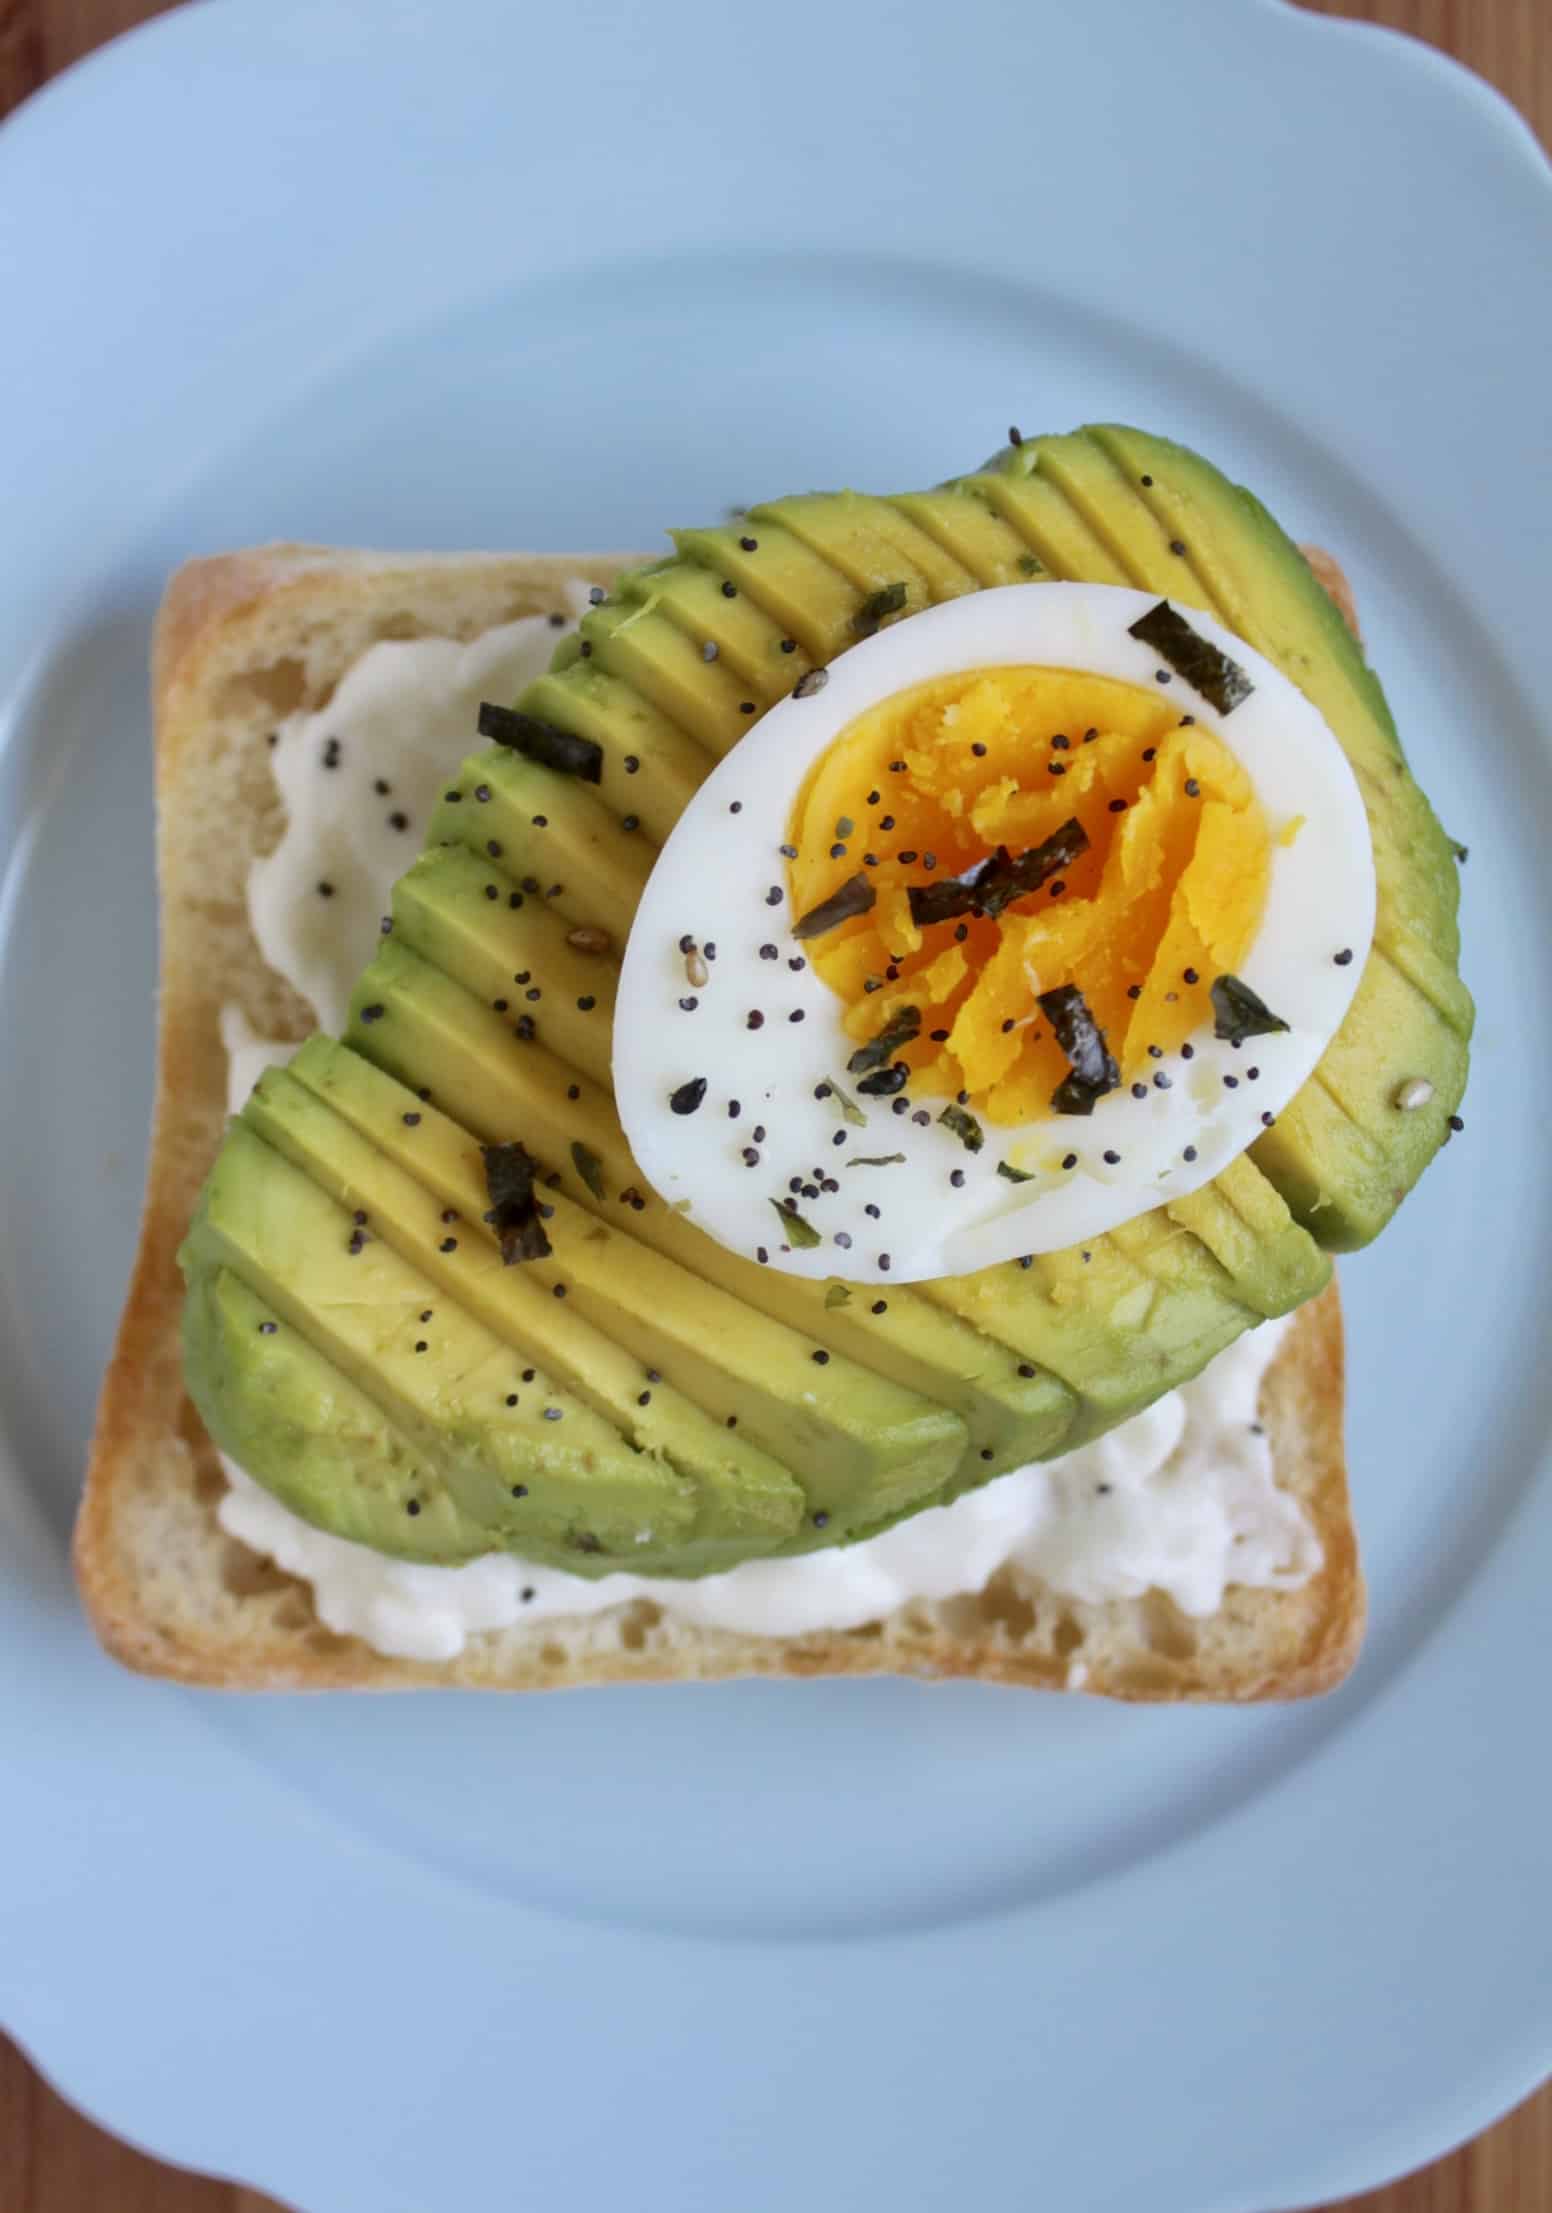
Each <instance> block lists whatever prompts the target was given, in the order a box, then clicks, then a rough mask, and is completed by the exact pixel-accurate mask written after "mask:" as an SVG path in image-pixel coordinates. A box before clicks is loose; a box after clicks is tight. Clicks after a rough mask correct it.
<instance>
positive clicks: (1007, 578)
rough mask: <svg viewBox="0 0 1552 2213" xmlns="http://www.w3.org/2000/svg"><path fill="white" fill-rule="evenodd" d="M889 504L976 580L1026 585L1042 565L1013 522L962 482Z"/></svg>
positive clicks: (904, 494) (903, 495)
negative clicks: (926, 534) (925, 533)
mask: <svg viewBox="0 0 1552 2213" xmlns="http://www.w3.org/2000/svg"><path fill="white" fill-rule="evenodd" d="M889 504H890V506H892V507H897V508H898V509H899V510H900V512H901V514H902V515H905V516H907V517H909V519H910V520H911V521H912V522H913V523H915V524H916V525H917V527H918V529H920V530H923V531H925V532H927V533H928V534H929V535H930V536H931V537H933V538H935V539H936V540H937V542H938V544H939V545H941V546H942V547H943V548H944V549H945V551H946V552H948V553H951V554H952V555H953V557H954V559H955V560H956V561H958V562H959V563H960V564H961V565H962V566H963V567H964V568H966V569H968V570H969V571H970V573H971V575H973V576H974V578H975V580H976V582H977V583H978V584H982V585H998V584H1028V583H1031V582H1032V581H1033V580H1034V579H1035V578H1036V577H1038V576H1039V575H1040V574H1041V573H1042V571H1043V569H1044V566H1045V564H1044V563H1043V562H1042V561H1041V559H1040V557H1039V555H1038V554H1036V553H1032V552H1031V551H1030V549H1029V546H1028V545H1027V544H1026V542H1025V540H1024V539H1023V538H1022V537H1021V536H1020V535H1019V533H1018V531H1016V530H1015V529H1014V528H1013V526H1012V524H1011V523H1009V522H1005V521H1004V520H1003V518H1002V516H1001V515H1000V514H998V513H997V512H996V511H995V510H994V509H993V508H991V507H989V506H988V505H987V503H986V501H985V500H983V499H980V498H978V497H977V495H976V493H975V492H974V491H972V490H967V489H965V488H964V487H963V486H962V485H958V484H945V485H942V486H940V488H939V489H938V490H937V491H935V492H902V493H901V494H900V495H899V496H898V497H897V498H895V499H893V500H891V501H890V502H889Z"/></svg>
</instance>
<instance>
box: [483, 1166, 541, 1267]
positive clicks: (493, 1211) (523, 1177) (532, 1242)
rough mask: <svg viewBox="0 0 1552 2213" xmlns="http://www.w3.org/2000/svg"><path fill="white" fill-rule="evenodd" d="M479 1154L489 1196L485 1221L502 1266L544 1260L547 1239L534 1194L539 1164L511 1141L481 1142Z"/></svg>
mask: <svg viewBox="0 0 1552 2213" xmlns="http://www.w3.org/2000/svg"><path fill="white" fill-rule="evenodd" d="M480 1157H481V1158H482V1159H483V1161H484V1163H485V1189H486V1191H487V1192H488V1194H489V1196H490V1210H489V1212H488V1213H487V1214H486V1216H485V1220H486V1221H487V1222H489V1223H490V1225H491V1227H492V1228H493V1229H494V1231H495V1232H496V1239H497V1242H498V1243H499V1245H500V1247H501V1258H502V1261H503V1263H504V1265H505V1266H507V1267H508V1268H510V1267H512V1266H514V1265H515V1264H516V1262H518V1261H519V1260H544V1259H546V1258H547V1257H548V1255H549V1252H550V1240H549V1238H548V1237H547V1236H546V1234H545V1228H544V1224H543V1222H542V1221H541V1220H540V1218H539V1205H538V1201H537V1200H536V1199H535V1197H534V1182H535V1179H536V1177H537V1176H538V1173H539V1163H538V1162H537V1161H536V1160H535V1159H534V1158H533V1156H532V1155H531V1154H530V1152H529V1150H528V1148H527V1146H526V1145H521V1144H518V1143H516V1142H515V1141H514V1142H513V1143H511V1144H508V1145H482V1146H481V1147H480Z"/></svg>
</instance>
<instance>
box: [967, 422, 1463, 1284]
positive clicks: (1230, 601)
mask: <svg viewBox="0 0 1552 2213" xmlns="http://www.w3.org/2000/svg"><path fill="white" fill-rule="evenodd" d="M996 474H997V475H998V476H1000V477H1001V478H1002V479H1003V480H1004V481H1005V482H1006V483H1009V484H1015V483H1016V484H1022V485H1025V486H1028V487H1031V488H1032V487H1034V486H1036V485H1038V486H1040V487H1041V489H1042V493H1043V496H1044V497H1045V498H1046V500H1047V502H1048V504H1049V503H1050V502H1051V501H1053V500H1059V499H1065V500H1066V501H1067V503H1068V505H1069V507H1070V509H1071V512H1072V514H1073V515H1074V517H1075V518H1077V519H1078V521H1079V523H1080V524H1081V527H1082V528H1083V529H1084V530H1085V531H1087V532H1089V533H1090V535H1092V536H1094V537H1095V538H1099V537H1102V538H1103V540H1104V542H1105V545H1106V547H1107V548H1108V549H1109V550H1108V551H1107V553H1106V561H1107V562H1108V563H1109V564H1110V566H1111V568H1112V569H1113V570H1114V572H1115V576H1116V579H1117V580H1119V581H1124V582H1132V583H1135V584H1138V585H1141V586H1143V587H1144V588H1145V589H1147V590H1149V591H1157V592H1158V593H1159V594H1160V595H1161V596H1162V597H1173V598H1175V599H1178V600H1179V601H1180V602H1181V604H1183V605H1186V606H1196V607H1204V608H1206V609H1207V610H1208V611H1209V612H1211V613H1213V614H1215V615H1216V616H1217V617H1218V619H1219V620H1220V621H1222V622H1224V623H1225V624H1227V625H1228V627H1229V628H1230V629H1232V630H1234V631H1236V632H1237V633H1238V635H1239V636H1240V637H1242V638H1244V639H1245V640H1246V642H1247V643H1248V644H1250V645H1252V646H1254V647H1255V648H1256V649H1257V650H1258V651H1259V652H1261V653H1264V654H1265V655H1266V657H1267V658H1268V660H1270V661H1273V662H1275V663H1276V665H1277V666H1278V667H1279V668H1281V669H1282V670H1283V672H1284V673H1285V674H1286V675H1287V676H1288V677H1289V678H1291V680H1292V681H1293V682H1294V683H1295V684H1297V685H1298V686H1299V688H1300V690H1301V691H1303V692H1304V694H1305V695H1306V697H1307V698H1309V699H1310V700H1311V701H1312V702H1313V703H1314V705H1315V706H1316V707H1318V708H1319V710H1320V712H1321V713H1322V714H1323V715H1324V716H1325V718H1326V721H1327V722H1328V723H1329V724H1330V726H1331V729H1332V730H1333V731H1334V733H1335V735H1336V737H1337V739H1338V741H1339V742H1340V744H1341V745H1342V747H1343V749H1344V751H1345V752H1346V754H1347V757H1348V759H1349V761H1350V762H1351V763H1352V766H1353V771H1354V774H1355V775H1356V777H1357V779H1358V785H1359V789H1360V791H1361V792H1362V794H1363V799H1364V805H1365V808H1366V810H1367V812H1368V817H1369V827H1370V832H1371V834H1372V837H1373V841H1374V859H1375V874H1376V879H1377V888H1378V911H1377V916H1376V923H1375V933H1374V943H1373V947H1372V950H1371V952H1370V955H1369V959H1368V962H1367V964H1366V967H1365V971H1364V975H1363V977H1362V979H1361V981H1360V983H1359V988H1358V992H1357V994H1356V996H1355V998H1354V1000H1353V1004H1352V1006H1351V1007H1350V1008H1349V1010H1348V1013H1347V1016H1346V1018H1345V1019H1344V1021H1343V1023H1342V1026H1341V1028H1340V1030H1339V1031H1338V1032H1337V1034H1336V1036H1335V1037H1334V1038H1333V1039H1332V1041H1331V1043H1330V1045H1329V1046H1328V1047H1327V1048H1326V1051H1325V1052H1324V1053H1323V1054H1322V1056H1321V1060H1320V1064H1319V1066H1318V1067H1317V1069H1316V1071H1315V1073H1314V1075H1313V1076H1312V1077H1311V1079H1310V1082H1309V1084H1308V1085H1307V1086H1306V1088H1305V1090H1304V1091H1302V1092H1301V1093H1300V1094H1299V1095H1298V1097H1296V1098H1295V1099H1293V1100H1292V1101H1290V1103H1289V1104H1288V1105H1287V1106H1286V1107H1285V1108H1284V1109H1283V1111H1282V1112H1281V1114H1279V1116H1278V1118H1277V1123H1276V1126H1275V1127H1274V1128H1273V1129H1272V1130H1270V1131H1269V1132H1268V1133H1267V1135H1266V1136H1265V1137H1262V1138H1258V1139H1257V1141H1256V1143H1255V1145H1254V1147H1253V1148H1252V1152H1253V1155H1254V1158H1255V1159H1256V1161H1257V1162H1258V1163H1259V1164H1260V1166H1261V1167H1262V1168H1263V1169H1264V1171H1265V1172H1266V1174H1267V1175H1268V1176H1269V1177H1270V1178H1271V1179H1272V1181H1273V1182H1274V1183H1275V1184H1276V1185H1277V1187H1278V1188H1279V1190H1280V1191H1281V1192H1282V1193H1283V1195H1284V1197H1285V1198H1286V1199H1287V1200H1288V1202H1289V1204H1290V1206H1292V1207H1293V1208H1294V1210H1295V1212H1296V1213H1297V1215H1298V1217H1299V1219H1300V1220H1301V1221H1302V1222H1304V1224H1305V1225H1306V1227H1308V1228H1309V1229H1310V1230H1311V1231H1313V1233H1314V1234H1315V1236H1316V1237H1317V1238H1318V1239H1319V1240H1320V1242H1321V1243H1322V1244H1323V1245H1324V1246H1326V1247H1327V1248H1328V1249H1329V1250H1331V1251H1337V1252H1342V1251H1348V1250H1350V1249H1352V1248H1353V1247H1355V1246H1358V1245H1363V1244H1367V1243H1368V1241H1369V1240H1370V1239H1371V1238H1372V1237H1374V1236H1375V1235H1377V1233H1378V1232H1379V1231H1380V1230H1381V1229H1382V1228H1383V1227H1384V1225H1385V1223H1386V1222H1387V1221H1388V1220H1389V1219H1390V1216H1391V1215H1392V1214H1393V1213H1394V1211H1395V1209H1396V1207H1397V1206H1398V1205H1399V1204H1400V1202H1401V1200H1402V1199H1403V1198H1404V1197H1405V1196H1406V1193H1407V1192H1408V1191H1409V1190H1410V1189H1411V1187H1412V1185H1413V1184H1414V1183H1415V1182H1416V1180H1417V1178H1418V1177H1419V1176H1420V1175H1421V1173H1422V1171H1423V1169H1424V1168H1425V1167H1426V1166H1427V1165H1428V1162H1429V1161H1430V1160H1431V1159H1432V1158H1433V1156H1434V1154H1435V1152H1436V1151H1437V1150H1438V1148H1439V1146H1440V1144H1441V1143H1442V1142H1443V1139H1444V1136H1445V1134H1446V1131H1447V1127H1448V1119H1449V1116H1450V1115H1451V1114H1452V1113H1453V1112H1454V1111H1455V1109H1456V1107H1457V1106H1458V1105H1459V1103H1460V1099H1461V1095H1462V1093H1463V1091H1464V1089H1465V1081H1466V1066H1467V1047H1468V1044H1469V1041H1470V1036H1471V1028H1472V1020H1473V1013H1472V1005H1471V999H1470V995H1469V993H1468V992H1467V991H1466V989H1465V987H1464V985H1463V984H1462V983H1461V981H1460V978H1459V976H1458V974H1457V973H1456V967H1455V962H1456V955H1457V952H1458V948H1459V933H1458V928H1457V922H1456V908H1457V904H1458V900H1459V883H1458V878H1457V873H1456V863H1455V858H1454V854H1453V850H1452V848H1451V845H1450V841H1449V839H1448V838H1447V837H1446V836H1445V834H1444V832H1443V830H1442V829H1441V828H1440V826H1439V823H1438V821H1437V820H1436V818H1435V816H1434V813H1433V810H1432V808H1431V807H1430V806H1429V804H1428V801H1427V799H1426V797H1425V796H1424V794H1423V792H1422V791H1421V790H1420V788H1419V787H1418V785H1417V784H1416V783H1415V782H1414V780H1413V779H1412V777H1411V775H1410V774H1409V773H1408V771H1407V767H1406V762H1405V758H1404V756H1403V754H1402V751H1401V746H1400V741H1399V739H1398V738H1397V735H1396V729H1395V724H1394V721H1393V720H1392V718H1391V714H1390V709H1389V707H1388V706H1387V704H1386V701H1385V696H1384V693H1383V692H1382V691H1381V689H1380V685H1379V682H1378V679H1377V678H1376V677H1375V675H1374V673H1373V671H1372V670H1371V669H1370V668H1369V667H1368V665H1367V663H1366V662H1365V660H1364V657H1363V650H1362V648H1361V646H1360V645H1359V643H1358V641H1357V639H1356V638H1355V637H1354V636H1353V634H1352V632H1351V631H1350V630H1349V629H1348V627H1347V624H1346V623H1345V622H1344V621H1343V619H1342V616H1341V614H1340V612H1339V611H1338V609H1337V607H1336V606H1335V604H1334V602H1333V601H1332V599H1331V597H1330V595H1329V594H1328V593H1327V592H1326V591H1325V589H1324V588H1323V586H1322V585H1321V584H1320V582H1319V580H1318V579H1317V578H1316V576H1315V574H1314V572H1313V570H1312V569H1311V568H1310V566H1309V563H1308V562H1307V561H1306V560H1305V558H1304V556H1303V554H1302V553H1301V552H1300V551H1299V549H1298V547H1297V546H1296V545H1294V543H1293V542H1292V540H1291V539H1289V538H1288V537H1287V536H1285V534H1284V533H1283V531H1282V530H1281V529H1280V528H1279V526H1278V525H1277V523H1276V522H1275V521H1274V520H1273V518H1272V517H1271V516H1270V515H1269V514H1268V513H1267V511H1266V509H1265V508H1264V507H1263V506H1262V505H1261V504H1260V502H1259V501H1258V500H1257V499H1255V498H1254V497H1253V495H1252V494H1251V493H1249V492H1247V491H1245V490H1244V489H1243V488H1242V487H1241V486H1239V485H1236V484H1232V483H1230V482H1229V480H1228V479H1227V478H1226V477H1224V476H1223V475H1221V474H1220V472H1219V471H1218V470H1217V469H1215V468H1214V467H1213V466H1212V464H1211V463H1210V462H1207V461H1204V460H1203V459H1202V458H1201V456H1200V455H1199V454H1195V453H1192V452H1190V451H1189V450H1188V449H1187V448H1186V447H1184V446H1177V445H1174V444H1172V443H1171V442H1170V441H1169V440H1167V439H1162V438H1155V437H1152V436H1150V435H1149V434H1148V433H1147V432H1144V431H1138V430H1130V429H1127V428H1125V427H1124V426H1122V425H1118V424H1096V425H1092V426H1090V427H1089V428H1088V429H1086V430H1083V431H1079V432H1075V433H1073V434H1072V435H1070V436H1067V437H1060V438H1035V439H1026V440H1025V441H1024V443H1023V444H1022V445H1020V446H1018V447H1016V448H1013V449H1011V450H1010V451H1009V452H1007V453H1006V454H1004V455H1003V456H1001V458H1000V460H999V462H998V464H997V467H996ZM967 481H968V482H969V483H972V484H974V485H976V486H978V487H981V486H984V484H985V481H986V480H985V478H984V477H982V478H977V479H971V480H967ZM1024 496H1026V497H1028V496H1032V492H1030V493H1026V494H1025V495H1024ZM1003 497H1004V498H1005V499H1006V498H1008V497H1010V495H1007V494H1004V495H1003ZM1177 546H1178V547H1179V548H1180V549H1181V550H1180V551H1179V552H1178V553H1177V552H1176V551H1175V548H1176V547H1177ZM1058 560H1060V556H1058ZM1057 573H1060V574H1065V575H1077V576H1083V577H1090V576H1093V575H1095V574H1096V573H1097V572H1096V570H1095V569H1094V568H1093V567H1092V566H1091V565H1089V564H1088V562H1087V557H1086V556H1085V558H1084V563H1083V565H1081V566H1069V567H1058V570H1057ZM1416 1076H1421V1077H1424V1078H1426V1080H1427V1081H1428V1082H1429V1083H1430V1084H1431V1085H1432V1087H1433V1096H1432V1098H1431V1100H1430V1101H1429V1103H1428V1104H1427V1105H1426V1106H1425V1107H1423V1108H1421V1109H1415V1110H1412V1111H1404V1110H1402V1109H1400V1108H1398V1106H1397V1104H1396V1099H1397V1094H1398V1093H1399V1092H1400V1090H1401V1088H1402V1086H1403V1085H1404V1084H1405V1083H1406V1082H1407V1081H1408V1080H1409V1079H1410V1078H1412V1077H1416Z"/></svg>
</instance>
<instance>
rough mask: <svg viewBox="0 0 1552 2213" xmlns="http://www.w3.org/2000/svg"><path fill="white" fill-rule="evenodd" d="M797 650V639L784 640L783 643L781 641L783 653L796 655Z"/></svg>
mask: <svg viewBox="0 0 1552 2213" xmlns="http://www.w3.org/2000/svg"><path fill="white" fill-rule="evenodd" d="M797 649H798V641H797V639H796V638H783V639H782V641H781V650H782V652H783V653H796V651H797Z"/></svg>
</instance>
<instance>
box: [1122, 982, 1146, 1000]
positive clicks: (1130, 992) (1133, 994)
mask: <svg viewBox="0 0 1552 2213" xmlns="http://www.w3.org/2000/svg"><path fill="white" fill-rule="evenodd" d="M1126 996H1127V997H1128V999H1140V998H1141V997H1142V985H1141V984H1128V985H1127V987H1126Z"/></svg>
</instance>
